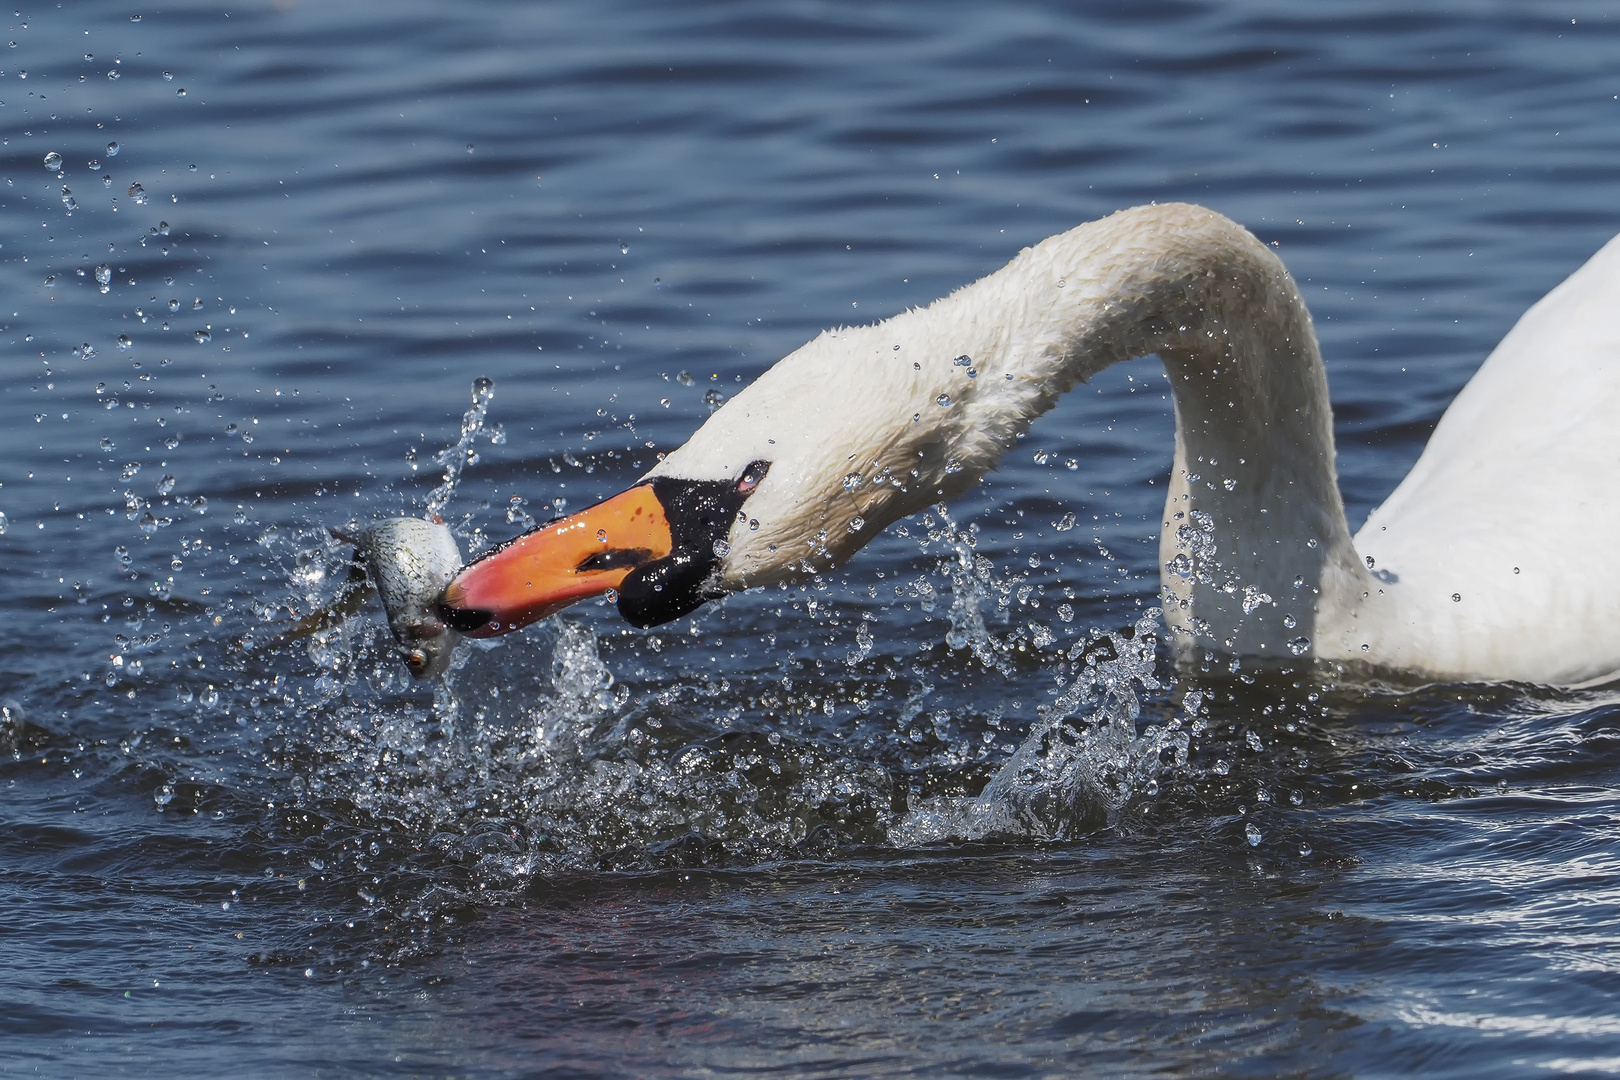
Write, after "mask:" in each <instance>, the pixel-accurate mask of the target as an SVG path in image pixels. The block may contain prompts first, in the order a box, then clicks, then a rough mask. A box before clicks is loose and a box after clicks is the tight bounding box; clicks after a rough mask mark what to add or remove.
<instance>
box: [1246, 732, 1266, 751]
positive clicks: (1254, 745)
mask: <svg viewBox="0 0 1620 1080" xmlns="http://www.w3.org/2000/svg"><path fill="white" fill-rule="evenodd" d="M1243 741H1244V742H1246V743H1248V744H1249V749H1250V750H1253V751H1254V752H1255V753H1257V754H1258V753H1260V752H1261V751H1263V750H1264V749H1265V748H1266V744H1265V743H1263V742H1261V741H1260V736H1259V735H1257V734H1255V733H1254V732H1253V731H1245V732H1244V733H1243Z"/></svg>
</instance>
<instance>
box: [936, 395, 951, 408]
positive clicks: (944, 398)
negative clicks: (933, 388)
mask: <svg viewBox="0 0 1620 1080" xmlns="http://www.w3.org/2000/svg"><path fill="white" fill-rule="evenodd" d="M950 403H951V395H949V394H941V395H939V397H937V398H935V399H934V404H935V405H939V406H941V407H943V406H946V405H949V404H950Z"/></svg>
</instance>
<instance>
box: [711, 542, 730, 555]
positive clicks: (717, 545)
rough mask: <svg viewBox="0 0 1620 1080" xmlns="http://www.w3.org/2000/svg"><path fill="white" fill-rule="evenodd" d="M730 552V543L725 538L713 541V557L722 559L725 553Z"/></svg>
mask: <svg viewBox="0 0 1620 1080" xmlns="http://www.w3.org/2000/svg"><path fill="white" fill-rule="evenodd" d="M730 554H731V544H730V543H728V542H727V541H725V540H716V541H715V542H714V557H715V558H717V559H723V558H725V557H726V556H727V555H730Z"/></svg>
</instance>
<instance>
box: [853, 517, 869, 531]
mask: <svg viewBox="0 0 1620 1080" xmlns="http://www.w3.org/2000/svg"><path fill="white" fill-rule="evenodd" d="M864 528H866V519H865V518H863V517H859V516H857V517H855V518H853V519H851V520H850V523H849V531H850V532H852V533H858V532H860V531H861V530H862V529H864Z"/></svg>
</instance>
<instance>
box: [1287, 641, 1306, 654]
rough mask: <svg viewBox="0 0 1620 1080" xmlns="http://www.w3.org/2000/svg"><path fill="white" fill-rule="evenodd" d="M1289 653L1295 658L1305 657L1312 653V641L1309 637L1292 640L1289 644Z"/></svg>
mask: <svg viewBox="0 0 1620 1080" xmlns="http://www.w3.org/2000/svg"><path fill="white" fill-rule="evenodd" d="M1288 651H1289V652H1291V653H1293V654H1294V655H1295V656H1304V655H1305V654H1306V653H1308V652H1310V651H1311V639H1310V638H1308V637H1297V638H1292V639H1290V640H1289V642H1288Z"/></svg>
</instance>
